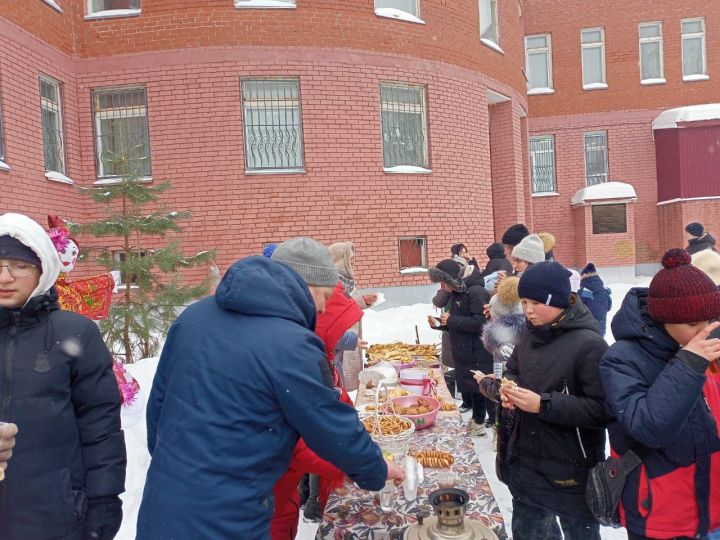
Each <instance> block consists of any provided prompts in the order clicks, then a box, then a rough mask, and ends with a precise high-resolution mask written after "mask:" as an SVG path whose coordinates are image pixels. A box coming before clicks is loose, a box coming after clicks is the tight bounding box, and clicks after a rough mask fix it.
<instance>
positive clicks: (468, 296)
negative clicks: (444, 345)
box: [442, 272, 493, 392]
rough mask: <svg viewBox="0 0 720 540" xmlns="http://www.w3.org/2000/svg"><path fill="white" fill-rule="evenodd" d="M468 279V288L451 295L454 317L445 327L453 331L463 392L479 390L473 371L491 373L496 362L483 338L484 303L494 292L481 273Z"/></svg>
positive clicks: (456, 371)
mask: <svg viewBox="0 0 720 540" xmlns="http://www.w3.org/2000/svg"><path fill="white" fill-rule="evenodd" d="M464 281H465V290H464V291H462V292H457V291H456V292H453V293H452V294H451V295H450V299H449V305H450V311H449V312H450V318H449V319H448V324H447V326H444V327H442V329H443V330H447V331H448V332H449V333H450V344H451V348H452V354H453V360H454V362H455V377H456V381H457V385H458V389H459V390H460V391H461V392H477V391H478V384H477V383H476V382H475V379H473V374H472V372H471V371H470V370H471V369H478V370H480V371H483V372H485V373H490V372H492V365H493V360H492V355H491V354H490V353H489V352H487V351H486V350H485V347H483V344H482V341H481V340H480V336H481V334H482V330H483V326H484V325H485V323H486V319H485V315H484V306H485V304H487V303H488V302H489V301H490V295H489V294H488V292H487V291H486V290H485V287H484V285H483V284H484V280H483V278H482V277H481V276H480V274H478V273H477V272H475V273H473V274H472V275H471V276H470V277H468V278H466V279H465V280H464Z"/></svg>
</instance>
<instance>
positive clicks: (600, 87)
mask: <svg viewBox="0 0 720 540" xmlns="http://www.w3.org/2000/svg"><path fill="white" fill-rule="evenodd" d="M607 87H608V85H607V83H604V82H596V83H590V84H583V90H605V89H606V88H607Z"/></svg>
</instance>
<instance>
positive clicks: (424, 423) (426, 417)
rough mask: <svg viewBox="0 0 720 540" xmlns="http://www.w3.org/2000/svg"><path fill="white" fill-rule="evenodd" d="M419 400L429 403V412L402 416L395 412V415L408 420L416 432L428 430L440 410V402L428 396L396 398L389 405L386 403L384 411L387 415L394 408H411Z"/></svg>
mask: <svg viewBox="0 0 720 540" xmlns="http://www.w3.org/2000/svg"><path fill="white" fill-rule="evenodd" d="M420 398H422V399H423V400H427V401H429V402H430V404H431V408H430V411H429V412H426V413H423V414H402V413H399V412H397V411H396V413H395V414H399V415H400V416H402V417H403V418H407V419H408V420H410V421H411V422H412V423H413V424H414V425H415V429H416V430H418V429H425V428H429V427H430V426H432V425H433V424H434V423H435V419H436V418H437V415H438V411H439V410H440V402H439V401H438V400H437V399H435V398H432V397H430V396H403V397H397V398H393V399H392V400H390V401H391V403H388V404H387V405H386V406H385V410H386V411H387V412H389V413H392V412H393V410H394V407H412V406H414V405H417V402H418V399H420Z"/></svg>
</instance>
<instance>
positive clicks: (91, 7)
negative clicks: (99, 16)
mask: <svg viewBox="0 0 720 540" xmlns="http://www.w3.org/2000/svg"><path fill="white" fill-rule="evenodd" d="M118 9H140V0H88V13H89V14H91V13H97V12H99V11H114V10H118Z"/></svg>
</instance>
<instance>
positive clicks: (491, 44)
mask: <svg viewBox="0 0 720 540" xmlns="http://www.w3.org/2000/svg"><path fill="white" fill-rule="evenodd" d="M480 43H482V44H483V45H485V46H487V47H490V48H491V49H492V50H494V51H497V52H499V53H500V54H505V51H503V50H502V49H501V48H500V45H498V44H497V43H495V42H494V41H493V40H492V39H487V38H480Z"/></svg>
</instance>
